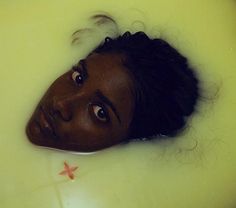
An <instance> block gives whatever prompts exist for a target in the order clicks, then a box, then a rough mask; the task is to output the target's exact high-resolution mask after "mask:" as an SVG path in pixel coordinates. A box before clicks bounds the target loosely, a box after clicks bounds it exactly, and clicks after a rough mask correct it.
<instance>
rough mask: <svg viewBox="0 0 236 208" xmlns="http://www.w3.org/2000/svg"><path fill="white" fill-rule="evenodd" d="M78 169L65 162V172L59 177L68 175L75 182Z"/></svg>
mask: <svg viewBox="0 0 236 208" xmlns="http://www.w3.org/2000/svg"><path fill="white" fill-rule="evenodd" d="M77 168H78V167H77V166H75V167H70V166H69V165H68V164H67V162H64V170H63V171H61V172H60V173H59V175H68V177H69V178H70V179H71V180H73V179H74V178H75V176H74V173H73V172H74V171H75V170H76V169H77Z"/></svg>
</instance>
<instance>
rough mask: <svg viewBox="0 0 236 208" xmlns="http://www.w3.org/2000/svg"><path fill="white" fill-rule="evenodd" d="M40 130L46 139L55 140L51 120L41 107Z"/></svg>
mask: <svg viewBox="0 0 236 208" xmlns="http://www.w3.org/2000/svg"><path fill="white" fill-rule="evenodd" d="M38 123H39V125H40V129H41V131H42V133H43V134H44V135H45V136H47V137H53V138H56V133H55V130H54V128H53V118H52V117H51V116H50V115H49V114H47V113H46V111H45V110H44V109H43V107H41V106H40V108H39V120H38Z"/></svg>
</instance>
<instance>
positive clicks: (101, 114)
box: [92, 104, 110, 122]
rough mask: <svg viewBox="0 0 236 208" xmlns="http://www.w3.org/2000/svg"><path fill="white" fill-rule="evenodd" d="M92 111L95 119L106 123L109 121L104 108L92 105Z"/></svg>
mask: <svg viewBox="0 0 236 208" xmlns="http://www.w3.org/2000/svg"><path fill="white" fill-rule="evenodd" d="M92 110H93V113H94V115H95V116H96V118H97V119H98V120H100V121H102V122H108V121H109V119H110V118H109V115H108V113H107V111H106V110H105V108H104V107H102V106H100V105H97V104H96V105H92Z"/></svg>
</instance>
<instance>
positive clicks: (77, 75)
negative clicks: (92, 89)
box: [71, 70, 84, 85]
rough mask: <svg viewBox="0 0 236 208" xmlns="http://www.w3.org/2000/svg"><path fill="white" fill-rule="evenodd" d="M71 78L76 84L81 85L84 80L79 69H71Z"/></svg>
mask: <svg viewBox="0 0 236 208" xmlns="http://www.w3.org/2000/svg"><path fill="white" fill-rule="evenodd" d="M71 78H72V80H73V81H74V82H75V83H76V84H78V85H82V84H83V82H84V78H83V76H82V73H80V72H79V71H77V70H76V71H73V73H72V75H71Z"/></svg>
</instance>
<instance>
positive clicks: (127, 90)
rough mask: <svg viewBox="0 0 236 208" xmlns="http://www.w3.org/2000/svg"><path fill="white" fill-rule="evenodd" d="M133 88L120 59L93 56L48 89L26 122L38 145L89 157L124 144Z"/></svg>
mask: <svg viewBox="0 0 236 208" xmlns="http://www.w3.org/2000/svg"><path fill="white" fill-rule="evenodd" d="M132 92H133V85H132V81H131V78H130V76H129V74H128V72H127V69H126V68H125V67H124V66H123V65H122V56H121V55H118V54H97V53H93V54H91V55H90V56H88V57H87V58H86V59H84V60H81V61H80V62H79V64H78V65H76V66H74V67H73V68H72V69H71V70H70V71H68V72H66V73H65V74H63V75H62V76H60V77H59V78H58V79H56V80H55V81H54V83H53V84H52V85H51V86H50V87H49V89H48V90H47V92H46V93H45V95H44V96H43V98H42V99H41V101H40V102H39V104H38V106H37V108H36V109H35V112H34V113H33V115H32V117H31V119H30V121H29V122H28V125H27V128H26V133H27V136H28V138H29V140H30V141H31V142H32V143H34V144H37V145H40V146H46V147H51V148H57V149H63V150H72V151H81V152H89V151H96V150H100V149H103V148H106V147H109V146H112V145H115V144H117V143H120V142H122V141H124V140H125V138H126V137H127V134H128V130H129V126H130V122H131V120H132V116H133V108H134V97H133V93H132Z"/></svg>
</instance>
